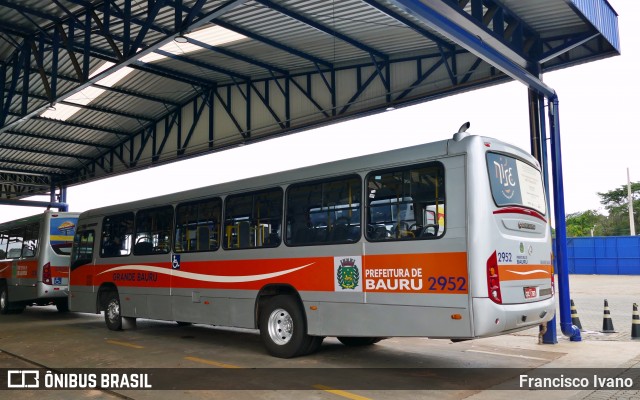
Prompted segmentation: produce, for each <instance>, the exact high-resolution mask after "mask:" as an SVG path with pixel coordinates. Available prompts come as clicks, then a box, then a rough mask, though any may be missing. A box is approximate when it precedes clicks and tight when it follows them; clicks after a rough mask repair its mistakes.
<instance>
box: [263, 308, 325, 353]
mask: <svg viewBox="0 0 640 400" xmlns="http://www.w3.org/2000/svg"><path fill="white" fill-rule="evenodd" d="M260 336H261V337H262V342H263V343H264V345H265V347H266V348H267V351H268V352H269V354H271V355H272V356H274V357H278V358H292V357H296V356H299V355H302V354H304V352H305V351H307V350H308V349H309V346H310V342H311V339H312V337H311V336H309V335H307V327H306V323H305V318H304V314H303V311H302V308H301V307H300V304H299V303H298V301H297V300H296V299H295V298H294V297H293V296H287V295H278V296H274V297H272V298H271V299H269V301H268V302H267V303H266V304H265V306H264V309H263V310H262V312H261V313H260Z"/></svg>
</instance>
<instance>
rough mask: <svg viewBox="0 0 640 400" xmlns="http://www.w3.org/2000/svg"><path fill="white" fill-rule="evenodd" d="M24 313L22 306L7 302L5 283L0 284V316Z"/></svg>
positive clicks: (7, 295)
mask: <svg viewBox="0 0 640 400" xmlns="http://www.w3.org/2000/svg"><path fill="white" fill-rule="evenodd" d="M23 311H24V304H21V303H12V302H10V301H9V289H8V288H7V285H6V284H5V283H3V284H0V314H9V313H13V314H20V313H21V312H23Z"/></svg>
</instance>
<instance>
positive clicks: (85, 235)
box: [71, 230, 95, 270]
mask: <svg viewBox="0 0 640 400" xmlns="http://www.w3.org/2000/svg"><path fill="white" fill-rule="evenodd" d="M94 237H95V232H94V231H93V230H87V231H80V232H77V233H76V235H75V236H74V238H73V250H72V252H71V270H74V269H76V268H78V267H80V266H82V265H85V264H89V263H91V262H92V261H93V244H94V240H95V239H94Z"/></svg>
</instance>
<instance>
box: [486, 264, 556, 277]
mask: <svg viewBox="0 0 640 400" xmlns="http://www.w3.org/2000/svg"><path fill="white" fill-rule="evenodd" d="M498 268H499V272H500V280H501V281H522V280H531V279H551V275H552V274H553V267H552V266H551V265H544V264H521V265H516V264H512V265H500V266H498Z"/></svg>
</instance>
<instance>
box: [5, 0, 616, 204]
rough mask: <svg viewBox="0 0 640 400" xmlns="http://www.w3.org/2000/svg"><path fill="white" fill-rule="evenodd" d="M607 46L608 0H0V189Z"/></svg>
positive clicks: (455, 86) (126, 166) (444, 90)
mask: <svg viewBox="0 0 640 400" xmlns="http://www.w3.org/2000/svg"><path fill="white" fill-rule="evenodd" d="M617 54H619V41H618V29H617V15H616V13H615V11H614V10H613V9H612V8H611V6H610V5H609V4H608V3H607V2H606V0H597V1H594V0H537V1H518V0H460V1H451V0H422V1H418V0H340V1H329V0H250V1H247V0H227V1H205V0H171V1H169V0H155V1H152V0H149V1H146V2H143V1H131V0H110V1H89V0H52V1H49V2H43V1H41V0H13V1H12V0H0V77H2V79H3V85H2V96H0V99H1V100H0V199H5V200H7V199H21V198H24V197H27V196H32V195H34V194H45V193H48V192H55V190H57V189H59V188H63V187H66V186H68V185H74V184H78V183H81V182H86V181H88V180H95V179H100V178H103V177H106V176H109V175H113V174H118V173H123V172H128V171H132V170H134V169H137V168H146V167H149V166H153V165H157V164H160V163H166V162H171V161H176V160H179V159H181V158H184V157H190V156H194V155H198V154H203V153H206V152H211V151H216V150H221V149H224V148H228V147H231V146H235V145H239V144H242V143H247V142H250V141H252V140H259V139H263V138H267V137H269V136H274V135H277V134H282V133H286V132H291V131H293V130H298V129H303V128H306V127H309V126H313V125H319V124H326V123H331V122H334V121H337V120H340V119H344V118H349V117H354V116H358V115H363V114H367V113H372V112H377V111H381V110H384V109H386V108H387V107H390V106H393V107H398V106H402V105H404V104H410V103H415V102H422V101H428V100H431V99H435V98H438V97H442V96H444V95H448V94H452V93H455V92H460V91H466V90H470V89H473V88H477V87H482V86H486V85H491V84H495V83H499V82H504V81H506V80H510V79H514V78H515V79H519V80H521V81H523V82H524V83H525V84H527V85H528V86H529V87H531V88H533V89H534V90H536V91H538V92H540V93H541V94H544V95H546V96H548V95H549V94H550V93H552V92H549V91H550V90H551V89H549V88H547V87H546V86H544V84H543V83H542V82H541V81H540V80H539V79H538V77H539V75H540V74H541V73H544V72H548V71H551V70H555V69H560V68H566V67H569V66H571V65H574V64H578V63H583V62H588V61H593V60H597V59H601V58H604V57H609V56H613V55H617Z"/></svg>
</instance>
